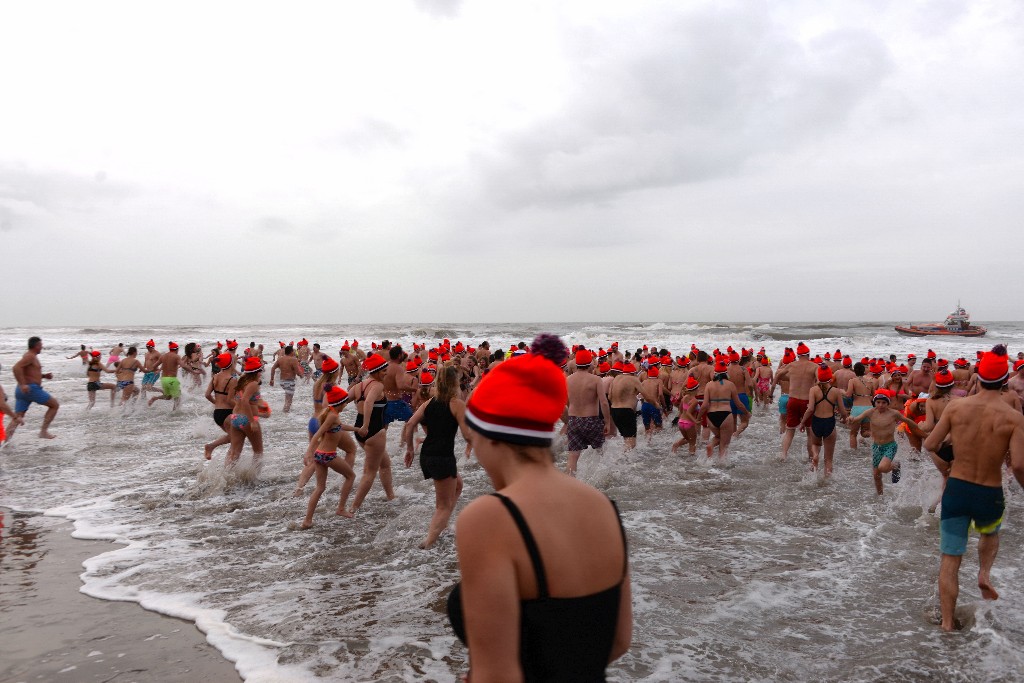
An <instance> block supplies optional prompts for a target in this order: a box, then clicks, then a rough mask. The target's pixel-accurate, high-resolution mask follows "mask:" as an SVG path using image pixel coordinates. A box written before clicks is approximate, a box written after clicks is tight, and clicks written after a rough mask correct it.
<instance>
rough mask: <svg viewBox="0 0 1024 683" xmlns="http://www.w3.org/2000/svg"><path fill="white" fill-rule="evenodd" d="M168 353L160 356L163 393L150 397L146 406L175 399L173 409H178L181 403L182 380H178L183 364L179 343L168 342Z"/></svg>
mask: <svg viewBox="0 0 1024 683" xmlns="http://www.w3.org/2000/svg"><path fill="white" fill-rule="evenodd" d="M167 349H168V351H167V353H165V354H163V355H162V356H160V362H159V364H158V365H159V368H160V388H161V389H162V390H163V393H162V394H161V395H160V396H154V397H153V398H151V399H149V403H147V404H146V407H149V406H152V405H153V402H154V401H169V400H173V401H174V404H173V405H172V406H171V410H177V409H178V406H179V405H180V404H181V381H179V380H178V367H179V366H180V365H181V356H179V355H178V345H177V344H175V343H174V342H169V343H168V344H167Z"/></svg>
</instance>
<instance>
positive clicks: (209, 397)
mask: <svg viewBox="0 0 1024 683" xmlns="http://www.w3.org/2000/svg"><path fill="white" fill-rule="evenodd" d="M216 376H217V375H214V376H213V377H211V378H210V384H209V385H207V387H206V393H205V394H203V395H204V396H206V400H207V401H209V402H210V403H213V404H214V405H216V404H217V399H215V398H214V397H213V379H214V377H216Z"/></svg>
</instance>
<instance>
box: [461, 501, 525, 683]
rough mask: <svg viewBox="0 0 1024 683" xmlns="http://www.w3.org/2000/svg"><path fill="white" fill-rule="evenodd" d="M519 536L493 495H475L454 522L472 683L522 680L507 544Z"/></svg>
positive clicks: (517, 616) (514, 577) (515, 591)
mask: <svg viewBox="0 0 1024 683" xmlns="http://www.w3.org/2000/svg"><path fill="white" fill-rule="evenodd" d="M516 535H517V532H515V529H514V525H513V522H512V520H511V518H510V517H509V516H508V513H507V512H505V510H504V508H503V507H502V504H501V503H500V502H499V501H498V500H497V499H496V498H494V497H493V496H482V497H480V498H478V499H476V500H474V501H473V502H472V503H470V504H469V505H467V506H466V508H465V509H464V510H463V511H462V513H461V514H459V516H458V519H456V521H455V542H456V549H457V552H458V560H459V573H460V575H461V579H462V588H461V590H462V615H463V620H464V623H465V628H466V644H467V647H468V648H469V656H470V662H471V666H472V670H471V671H470V680H472V681H473V683H481V682H484V683H489V682H491V681H501V682H505V681H522V680H523V671H522V668H521V665H520V662H519V648H520V642H519V624H520V606H519V601H520V596H519V585H518V577H517V572H516V566H515V562H514V561H513V558H512V557H511V556H510V554H509V548H512V547H517V544H518V545H520V546H521V544H522V541H521V540H519V539H518V538H517V537H516Z"/></svg>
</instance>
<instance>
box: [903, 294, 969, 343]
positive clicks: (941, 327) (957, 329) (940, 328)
mask: <svg viewBox="0 0 1024 683" xmlns="http://www.w3.org/2000/svg"><path fill="white" fill-rule="evenodd" d="M894 329H895V330H896V331H897V332H899V333H900V334H905V335H907V336H910V337H982V336H984V335H985V333H986V332H988V330H986V329H985V328H984V327H981V326H980V325H972V324H971V316H970V314H968V313H967V311H965V310H964V307H963V306H961V305H960V302H957V304H956V310H954V311H953V312H952V313H950V314H949V315H947V316H946V322H943V323H930V324H923V325H897V326H896V327H895V328H894Z"/></svg>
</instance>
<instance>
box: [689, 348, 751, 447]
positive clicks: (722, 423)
mask: <svg viewBox="0 0 1024 683" xmlns="http://www.w3.org/2000/svg"><path fill="white" fill-rule="evenodd" d="M714 370H715V374H714V376H713V377H712V378H711V381H710V382H708V384H707V386H706V387H704V404H703V405H702V406H701V407H700V417H705V416H707V418H708V422H709V423H710V424H711V431H712V433H713V434H714V439H715V441H708V445H707V455H708V460H710V459H711V457H712V455H713V454H714V449H715V446H716V445H717V446H718V462H720V463H724V462H725V459H726V457H727V456H728V454H729V443H730V442H731V441H732V436H733V434H734V433H735V432H736V420H734V419H732V414H733V407H734V406H737V407H739V410H740V413H741V414H742V415H749V414H750V411H748V410H747V406H746V404H745V403H744V402H743V401H741V400H740V397H739V392H738V391H736V385H735V384H733V383H732V381H731V380H729V366H728V365H727V363H726V361H725V360H724V359H721V360H719V361H718V362H717V363H715V367H714ZM716 442H717V443H716Z"/></svg>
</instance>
